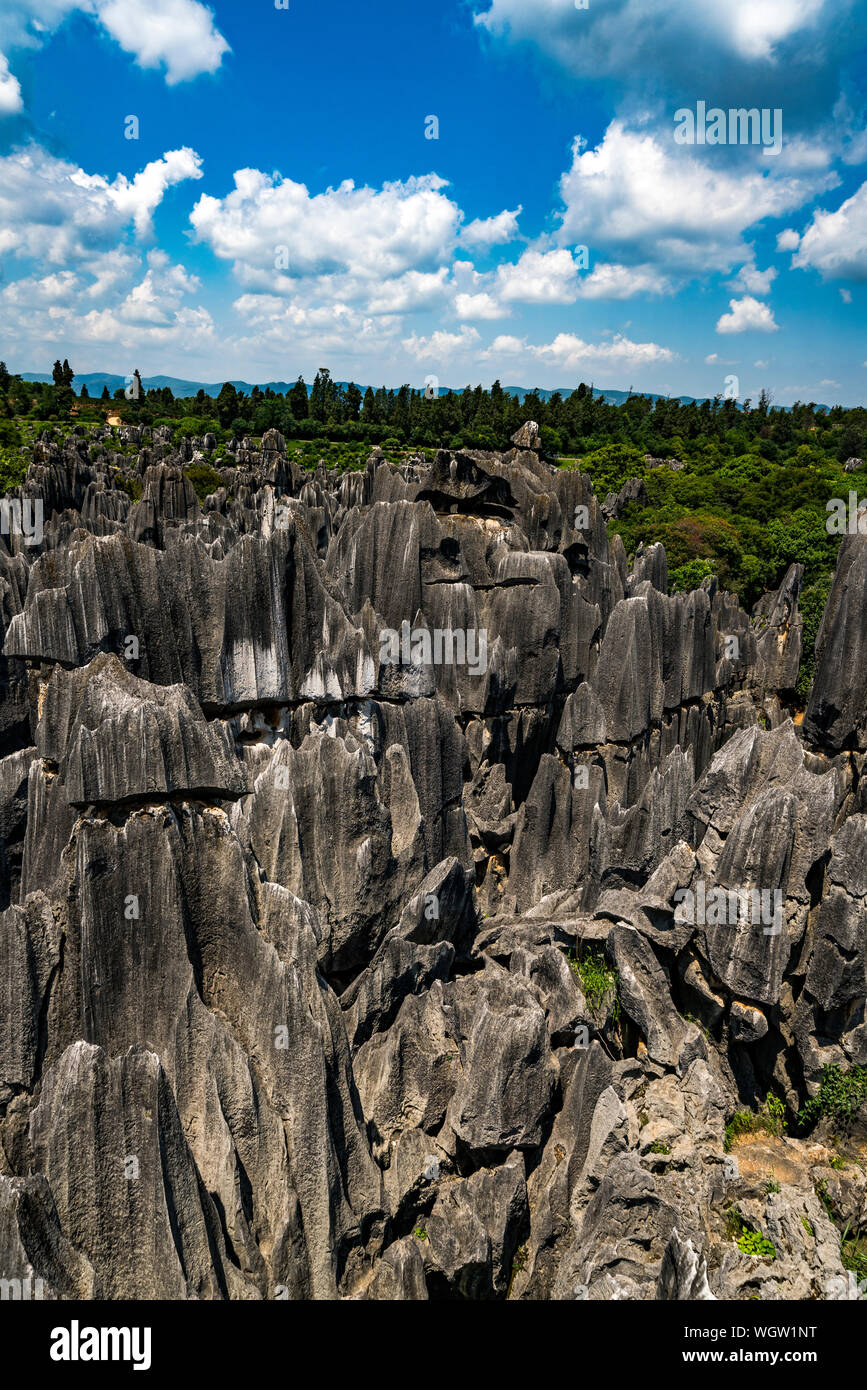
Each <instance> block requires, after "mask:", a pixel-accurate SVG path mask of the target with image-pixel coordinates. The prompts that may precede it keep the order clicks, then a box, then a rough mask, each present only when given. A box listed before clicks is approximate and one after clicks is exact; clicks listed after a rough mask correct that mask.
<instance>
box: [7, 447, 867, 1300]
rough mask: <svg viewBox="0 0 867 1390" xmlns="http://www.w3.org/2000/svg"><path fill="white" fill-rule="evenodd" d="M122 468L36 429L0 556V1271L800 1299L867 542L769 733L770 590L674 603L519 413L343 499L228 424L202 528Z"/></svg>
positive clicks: (853, 543)
mask: <svg viewBox="0 0 867 1390" xmlns="http://www.w3.org/2000/svg"><path fill="white" fill-rule="evenodd" d="M124 438H125V440H126V444H125V448H126V452H117V451H116V450H115V449H114V448H113V442H114V441H113V440H112V438H111V437H110V436H109V435H107V434H106V435H105V437H103V435H102V434H100V441H99V442H100V448H99V449H98V450H95V451H93V453H92V454H89V453H88V450H87V447H86V446H87V440H86V439H85V438H84V436H83V432H81V433H79V434H78V435H76V436H74V437H73V438H72V439H70V440H68V441H67V442H66V444H64V445H63V446H62V447H61V446H60V445H58V444H56V443H52V442H51V440H50V439H49V438H48V437H46V438H45V439H43V440H42V441H40V442H39V444H38V445H37V446H36V449H35V450H34V458H33V461H32V463H31V466H30V469H29V472H28V476H27V480H26V482H25V484H24V488H23V491H24V492H25V493H26V495H27V496H31V497H33V496H39V497H41V498H42V499H43V502H44V511H45V525H44V532H43V537H42V540H41V542H40V544H39V545H36V546H32V547H24V546H22V545H19V544H17V540H16V538H15V537H5V536H4V537H0V637H2V655H0V979H2V986H0V988H2V995H0V1277H4V1278H7V1279H20V1280H28V1279H31V1280H35V1279H40V1280H42V1281H43V1282H42V1286H41V1287H42V1288H43V1289H44V1290H45V1294H44V1296H46V1297H51V1298H56V1299H67V1298H118V1299H120V1298H128V1297H153V1298H169V1299H271V1298H283V1297H289V1298H293V1299H325V1298H338V1297H339V1298H345V1299H352V1300H375V1301H383V1300H394V1299H399V1300H424V1299H442V1298H461V1299H505V1298H510V1299H531V1300H532V1299H576V1298H577V1299H602V1298H604V1299H610V1298H632V1299H646V1300H675V1299H676V1300H709V1299H726V1298H743V1299H752V1298H756V1297H758V1298H763V1299H781V1298H798V1299H800V1298H832V1297H839V1296H841V1295H840V1294H839V1292H835V1291H837V1290H839V1289H840V1288H841V1287H843V1288H845V1287H848V1286H847V1284H846V1279H847V1270H846V1269H845V1268H844V1264H843V1262H842V1258H841V1240H840V1236H841V1226H845V1225H846V1224H847V1223H848V1229H849V1232H850V1234H852V1235H857V1233H858V1232H859V1231H863V1224H864V1220H865V1180H864V1177H863V1172H862V1169H861V1168H859V1167H858V1166H857V1165H854V1164H853V1165H849V1166H844V1167H841V1166H840V1163H839V1162H837V1163H832V1162H831V1160H832V1158H837V1157H838V1156H839V1155H838V1154H837V1153H835V1151H834V1150H833V1148H832V1147H831V1146H830V1141H831V1135H832V1133H833V1135H834V1137H835V1138H836V1141H837V1143H838V1146H839V1145H842V1146H843V1149H844V1152H845V1151H846V1150H845V1146H846V1145H847V1144H848V1145H853V1146H855V1147H856V1148H857V1145H858V1144H859V1143H860V1144H861V1145H862V1147H863V1142H864V1134H865V1128H867V1116H865V1112H864V1106H863V1099H862V1100H861V1109H860V1111H859V1109H858V1103H857V1102H858V1097H859V1095H861V1096H863V1091H862V1092H859V1091H858V1087H857V1078H858V1076H860V1075H862V1073H861V1072H859V1071H858V1069H859V1068H864V1067H865V1066H867V1024H865V1015H864V1010H865V995H867V877H865V865H867V797H865V790H864V789H865V787H867V780H865V773H867V768H865V762H867V713H865V710H867V624H865V616H864V615H865V612H867V540H865V539H864V538H863V537H861V536H857V535H854V536H848V537H846V538H845V539H844V541H843V543H842V545H841V547H840V552H839V562H838V566H837V573H836V578H835V580H834V584H833V588H832V590H831V594H830V597H829V599H828V604H827V608H826V611H825V615H824V619H823V622H822V626H821V629H820V632H819V636H818V640H817V643H816V664H815V678H814V681H813V685H812V690H811V692H810V696H809V701H808V703H807V708H806V712H805V714H804V716H803V718H802V716H801V711H800V710H799V709H798V708H797V704H796V697H795V691H796V688H797V685H798V675H799V669H800V662H801V647H802V628H801V621H800V617H799V612H798V603H799V595H800V588H801V581H802V577H803V571H802V568H801V566H800V565H797V564H796V565H792V566H791V568H790V569H789V571H788V573H787V574H785V575H784V576H783V577H782V580H781V582H780V585H779V588H778V589H777V590H776V591H774V592H772V593H769V594H766V595H765V596H764V598H763V599H762V600H761V601H760V602H759V603H758V604H757V605H756V607H755V609H754V611H753V612H752V613H751V614H748V613H746V612H744V611H743V610H742V609H741V608H740V606H739V604H738V602H737V599H736V598H735V597H734V596H733V595H731V594H727V593H725V592H722V591H721V590H720V588H719V585H718V583H717V581H716V580H715V579H707V580H705V581H704V583H703V584H702V585H701V587H700V588H698V589H696V590H694V591H692V592H690V593H686V594H681V593H678V594H669V592H668V562H667V558H666V554H665V551H664V549H663V548H662V546H660V545H653V546H649V547H647V548H645V547H643V546H642V547H640V548H639V550H638V552H637V553H636V555H635V556H633V557H632V561H631V563H630V562H629V560H628V558H627V555H626V552H625V550H624V548H623V544H622V542H621V541H620V540H619V538H617V537H615V538H614V539H613V540H612V541H609V538H608V534H607V529H606V519H607V518H609V517H611V516H616V515H618V514H619V512H620V510H621V509H622V508H623V507H624V506H626V505H627V504H628V503H630V502H633V503H634V502H638V503H641V501H642V500H643V499H644V495H645V494H644V484H643V482H641V481H640V480H631V481H630V482H629V483H627V484H626V486H625V487H624V488H623V489H621V492H620V494H619V495H618V496H612V497H610V498H608V499H606V500H605V502H603V503H602V504H600V503H599V501H597V499H596V497H595V496H594V493H593V489H592V486H591V484H590V480H589V479H588V478H587V477H585V476H583V475H582V474H581V473H580V472H579V471H577V470H567V469H557V468H555V467H553V466H552V465H550V464H549V463H548V462H546V460H545V457H544V450H543V447H542V445H543V441H542V438H541V436H540V431H539V430H538V428H537V426H536V425H535V424H533V422H532V421H530V422H527V423H526V424H525V425H523V426H522V427H521V429H520V430H519V431H518V432H517V433H516V434H515V436H514V438H513V439H512V441H511V443H512V448H511V449H510V450H509V451H508V452H507V453H505V454H502V455H501V454H494V453H490V452H482V451H474V450H461V451H458V452H457V453H451V452H448V451H446V450H439V451H438V452H437V453H436V455H435V457H434V458H433V459H432V460H430V461H428V460H426V459H425V458H424V457H423V456H419V457H418V458H414V459H412V460H410V461H409V462H408V463H406V464H405V465H404V466H403V467H401V468H394V467H392V466H390V465H389V464H388V463H387V462H386V461H385V458H384V456H383V455H382V454H381V453H379V452H376V451H375V452H374V454H373V455H372V457H371V459H370V461H369V462H368V465H367V467H366V469H365V470H364V471H363V472H358V473H345V474H339V473H338V472H336V471H332V470H329V469H326V468H325V467H323V466H320V467H319V468H318V469H317V470H316V471H315V473H307V472H305V471H304V470H303V469H302V468H301V467H300V466H299V463H298V461H297V460H296V458H295V457H294V456H293V451H292V445H291V443H288V444H287V442H286V441H285V440H284V439H283V438H282V436H281V435H280V434H278V433H277V432H276V431H274V430H269V431H268V432H267V433H266V435H265V436H264V438H263V439H262V441H261V444H260V445H257V444H256V442H255V441H254V440H249V439H247V440H242V441H240V443H239V444H238V443H236V444H234V445H233V447H232V449H231V450H230V456H229V459H228V461H227V462H228V466H222V467H221V469H220V474H219V482H220V485H219V486H218V487H217V488H216V490H215V491H214V492H213V493H211V495H210V496H208V497H207V498H206V499H205V501H204V503H201V502H200V501H199V499H198V497H197V495H196V492H195V490H194V488H193V486H192V483H191V481H190V478H189V476H188V465H189V464H190V463H191V462H192V461H193V460H195V459H196V458H197V456H198V457H199V458H200V459H201V458H205V457H207V455H208V454H209V453H210V451H211V450H212V449H213V447H214V444H215V442H216V441H215V440H214V439H213V437H208V436H205V437H203V438H201V439H195V440H189V439H187V440H184V441H183V443H182V444H181V445H180V446H178V447H174V446H173V445H172V443H171V438H170V435H169V434H168V433H167V432H166V431H164V430H163V431H160V430H157V431H153V432H150V431H138V430H133V429H127V430H126V432H125V435H124ZM130 450H132V451H133V453H132V454H131V453H130ZM135 451H137V457H135V456H133V455H134V454H135ZM657 464H660V465H665V466H668V467H670V468H676V467H680V466H681V465H680V464H679V463H678V461H677V460H674V459H671V460H655V459H652V460H648V465H649V466H656V465H657ZM133 480H135V481H136V483H137V484H139V485H140V486H138V487H137V488H136V489H129V490H128V485H129V484H130V483H131V482H132V481H133ZM130 491H135V493H136V495H137V494H138V493H139V492H140V493H141V496H140V498H139V500H137V501H135V502H132V501H131V498H130ZM829 1067H832V1068H836V1069H837V1070H836V1071H835V1072H834V1073H833V1075H834V1076H835V1077H837V1078H838V1080H839V1078H841V1077H842V1078H846V1077H849V1078H850V1082H851V1084H849V1083H847V1082H846V1081H845V1079H844V1080H843V1081H841V1082H839V1084H840V1085H841V1086H842V1087H843V1088H844V1090H845V1089H846V1086H847V1085H849V1090H848V1091H846V1094H848V1095H851V1096H852V1097H854V1099H853V1102H852V1105H851V1107H850V1110H849V1112H847V1114H846V1116H845V1120H846V1123H845V1124H842V1125H838V1127H837V1129H836V1130H835V1129H833V1126H832V1127H831V1129H829V1128H828V1127H827V1123H826V1122H825V1121H823V1123H825V1124H826V1127H825V1128H824V1129H823V1128H822V1125H821V1124H820V1126H819V1127H818V1128H817V1129H815V1131H812V1132H811V1129H810V1124H809V1123H807V1121H806V1120H805V1119H804V1117H803V1114H802V1121H801V1122H800V1123H799V1121H798V1118H797V1117H798V1115H799V1112H804V1108H805V1106H806V1107H807V1112H806V1114H807V1119H809V1116H810V1115H811V1114H814V1113H818V1111H821V1108H822V1105H823V1103H824V1102H823V1095H824V1092H823V1085H824V1080H823V1079H824V1078H825V1077H826V1076H827V1075H828V1073H827V1069H828V1068H829ZM769 1095H770V1097H771V1100H772V1101H773V1102H774V1105H773V1108H771V1109H768V1096H769ZM811 1106H812V1110H811ZM744 1111H749V1112H751V1113H752V1116H753V1119H754V1120H755V1121H756V1125H755V1127H756V1128H757V1130H758V1131H759V1134H760V1142H757V1143H755V1144H752V1145H749V1146H747V1145H744V1146H742V1147H741V1148H740V1149H739V1148H738V1146H737V1142H736V1140H735V1142H734V1145H733V1146H732V1144H731V1143H730V1142H727V1139H726V1126H727V1124H729V1125H730V1124H731V1122H732V1120H733V1117H734V1115H735V1113H736V1112H744ZM837 1118H838V1119H839V1115H838V1116H837ZM740 1123H741V1125H743V1123H744V1122H743V1120H741V1121H740ZM785 1126H788V1129H789V1135H788V1136H787V1135H785V1134H784V1132H783V1130H784V1127H785ZM735 1129H737V1126H735ZM731 1134H732V1131H730V1132H729V1141H730V1140H731ZM859 1135H860V1138H859ZM760 1151H761V1159H759V1153H760ZM768 1172H771V1173H773V1174H776V1175H778V1181H777V1182H776V1183H775V1184H774V1185H773V1186H772V1187H769V1185H768V1183H767V1175H768ZM817 1183H819V1184H820V1190H821V1191H822V1192H823V1193H825V1200H823V1201H820V1200H819V1198H818V1197H817V1195H816V1184H817ZM836 1218H839V1219H836ZM733 1230H735V1231H737V1230H746V1231H751V1232H754V1233H760V1234H761V1235H762V1237H763V1238H764V1240H765V1241H766V1242H770V1243H771V1244H772V1246H773V1248H774V1252H775V1258H774V1260H773V1261H771V1260H770V1259H762V1258H759V1257H757V1256H755V1255H752V1254H749V1253H746V1252H745V1249H744V1248H743V1246H744V1244H745V1243H744V1242H741V1243H740V1244H739V1242H738V1240H737V1239H736V1238H735V1237H734V1236H733Z"/></svg>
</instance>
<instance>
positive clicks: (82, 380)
mask: <svg viewBox="0 0 867 1390" xmlns="http://www.w3.org/2000/svg"><path fill="white" fill-rule="evenodd" d="M21 376H22V377H23V378H24V380H25V381H39V382H48V381H51V374H50V373H48V372H22V373H21ZM126 383H127V378H126V377H125V376H114V375H112V373H111V372H83V373H81V375H79V376H76V378H75V381H74V382H73V389H74V390H75V391H76V392H79V393H80V391H81V387H82V385H85V386H87V389H88V392H89V394H90V395H91V396H101V395H102V392H103V388H104V387H106V386H107V387H108V390H109V394H113V393H114V392H115V391H117V390H118V388H119V387H122V386H125V385H126ZM223 384H224V383H223V382H222V381H184V380H183V379H182V378H181V377H177V376H143V377H142V385H143V386H144V388H145V390H146V391H155V390H159V389H161V388H162V387H164V386H168V387H169V389H170V391H171V393H172V395H173V396H177V397H178V398H180V399H183V398H184V397H187V396H195V395H196V394H197V392H199V391H204V392H205V395H206V396H217V395H219V392H220V388H221V387H222V386H223ZM231 384H232V386H234V388H235V390H236V391H244V392H245V393H246V394H247V395H249V394H250V392H251V391H252V390H253V385H254V383H252V382H249V381H235V380H233V381H232V382H231ZM256 384H258V387H259V390H260V391H268V390H271V391H273V392H275V394H276V395H278V396H285V395H286V393H287V391H291V390H292V387H293V386H294V385H295V382H294V381H260V382H258V383H256ZM337 385H338V386H341V387H344V388H345V387H346V386H348V385H349V382H347V381H339V382H338V383H337ZM356 385H358V389H359V390H360V391H366V390H367V387H366V386H361V385H359V383H357V382H356ZM373 389H374V390H378V387H374V388H373ZM463 389H464V388H463V386H441V387H440V388H439V391H440V395H442V396H447V395H449V394H452V393H454V392H455V391H457V392H461V391H463ZM532 389H533V388H531V387H529V386H504V387H503V390H504V391H505V392H506V394H507V395H508V396H517V398H518V400H519V401H521V402H523V400H524V397H525V396H528V395H530V392H531V390H532ZM557 389H559V392H560V395H561V396H569V395H571V394H572V392H573V391H574V390H575V387H574V386H561V387H559V388H557ZM310 390H311V383H310V382H308V383H307V393H308V395H309V394H310ZM538 394H539V396H540V397H541V399H542V400H543V401H547V400H550V399H551V397H552V396H553V395H555V394H556V390H552V391H543V390H541V389H540V390H539V391H538ZM593 394H594V396H600V397H604V399H605V400H606V401H608V402H609V403H610V404H611V405H620V404H621V402H623V401H626V400H628V399H629V396H630V394H632V395H643V396H649V397H650V398H651V400H654V401H655V400H658V399H659V397H658V396H657V394H656V393H655V392H653V391H641V392H634V391H633V392H631V393H630V392H629V391H599V390H597V389H596V388H594V390H593ZM696 399H700V398H697V397H695V396H679V397H678V400H680V401H681V403H682V404H683V405H689V404H690V403H691V402H692V401H694V400H696Z"/></svg>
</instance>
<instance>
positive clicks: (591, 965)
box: [569, 946, 620, 1023]
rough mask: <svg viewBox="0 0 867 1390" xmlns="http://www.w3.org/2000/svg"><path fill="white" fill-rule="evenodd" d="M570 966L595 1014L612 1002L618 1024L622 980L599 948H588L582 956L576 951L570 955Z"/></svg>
mask: <svg viewBox="0 0 867 1390" xmlns="http://www.w3.org/2000/svg"><path fill="white" fill-rule="evenodd" d="M569 964H570V966H571V967H572V969H573V970H574V972H575V974H576V975H577V976H578V978H579V980H580V981H581V989H582V991H583V994H584V997H585V998H586V1000H587V1003H588V1005H589V1006H590V1009H591V1010H592V1011H593V1013H598V1012H599V1011H600V1010H601V1009H602V1008H603V1007H604V1006H605V1004H606V1003H607V1002H609V995H611V994H613V996H614V997H613V999H612V1000H611V1016H612V1018H613V1019H614V1022H615V1023H617V1022H618V1020H619V1018H620V980H619V977H618V974H617V971H616V970H614V969H613V968H612V967H611V966H610V965H609V964H608V962H607V960H606V959H605V953H604V951H602V950H600V948H599V947H594V946H588V947H587V948H586V949H585V950H584V951H583V952H582V954H581V955H579V956H576V955H575V953H574V951H573V952H571V953H570V955H569Z"/></svg>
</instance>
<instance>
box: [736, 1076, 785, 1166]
mask: <svg viewBox="0 0 867 1390" xmlns="http://www.w3.org/2000/svg"><path fill="white" fill-rule="evenodd" d="M785 1117H786V1107H785V1105H784V1104H783V1102H782V1101H781V1100H780V1099H779V1098H778V1097H777V1096H775V1095H774V1093H773V1091H768V1094H767V1095H766V1096H765V1103H764V1105H763V1106H762V1108H761V1110H736V1111H735V1113H734V1115H732V1117H731V1119H730V1120H729V1122H728V1124H727V1125H726V1135H725V1151H726V1153H728V1152H729V1150H730V1148H731V1146H732V1143H733V1142H734V1140H735V1139H740V1138H741V1136H742V1135H744V1134H771V1135H773V1136H774V1138H776V1139H780V1138H781V1137H782V1134H783V1126H784V1121H785Z"/></svg>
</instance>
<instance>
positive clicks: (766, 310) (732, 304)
mask: <svg viewBox="0 0 867 1390" xmlns="http://www.w3.org/2000/svg"><path fill="white" fill-rule="evenodd" d="M778 328H779V324H778V323H776V322H775V321H774V314H773V310H772V309H771V308H770V306H769V305H768V304H762V303H761V302H760V300H758V299H755V298H754V297H753V296H752V295H749V294H748V295H745V296H744V298H743V299H730V300H729V312H728V313H727V314H723V315H722V317H721V318H720V319H719V320H718V321H717V326H716V331H717V333H747V332H749V331H751V330H752V331H753V332H757V333H776V332H777V329H778Z"/></svg>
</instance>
